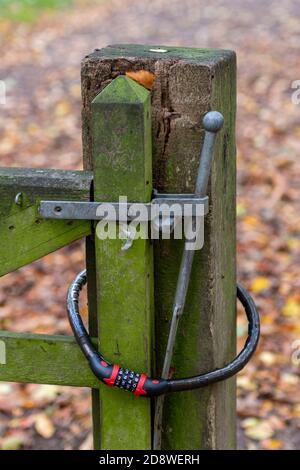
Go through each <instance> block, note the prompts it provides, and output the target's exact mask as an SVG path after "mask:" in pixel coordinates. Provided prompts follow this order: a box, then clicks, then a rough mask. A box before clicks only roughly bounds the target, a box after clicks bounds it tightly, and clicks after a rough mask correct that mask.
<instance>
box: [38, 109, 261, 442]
mask: <svg viewBox="0 0 300 470" xmlns="http://www.w3.org/2000/svg"><path fill="white" fill-rule="evenodd" d="M223 122H224V118H223V116H222V114H221V113H219V112H217V111H211V112H209V113H207V114H206V115H205V116H204V119H203V127H204V129H205V137H204V142H203V146H202V150H201V157H200V163H199V168H198V173H197V179H196V188H195V192H194V194H193V199H192V201H193V202H194V204H196V203H201V204H203V202H204V201H205V199H207V196H206V193H207V185H208V180H209V175H210V171H211V166H212V159H213V149H214V143H215V139H216V135H217V133H218V131H219V130H220V129H221V128H222V125H223ZM162 196H164V198H165V199H166V200H168V195H160V197H162ZM174 196H176V195H170V196H169V202H171V201H172V198H173V199H174ZM187 196H188V195H177V198H182V201H184V198H185V197H187ZM157 200H158V201H159V195H157ZM179 200H180V199H179ZM155 202H157V201H155ZM75 204H77V211H76V210H73V209H74V203H72V202H70V203H68V202H64V203H61V202H55V201H54V202H53V201H52V202H51V201H45V202H43V201H42V202H41V212H42V214H43V215H44V216H45V217H50V218H53V217H56V218H57V217H62V218H70V214H71V215H73V218H74V216H75V217H76V213H77V212H80V207H84V208H86V207H87V206H89V208H90V209H91V211H93V210H94V206H93V204H95V205H96V206H97V203H75ZM58 205H59V208H60V211H59V212H58V211H55V209H56V208H57V207H58ZM53 208H54V209H53ZM68 211H70V213H69V214H68ZM77 217H78V218H91V217H92V216H91V214H90V212H89V213H87V211H84V210H83V211H82V212H81V213H79V215H78V214H77ZM93 218H94V219H96V217H95V216H94V217H93ZM130 245H131V244H130ZM130 245H128V246H129V247H130ZM126 249H127V247H126ZM194 253H195V251H194V250H190V249H188V248H187V240H186V243H185V248H184V250H183V255H182V261H181V265H180V270H179V276H178V282H177V288H176V294H175V300H174V305H173V315H172V319H171V326H170V333H169V338H168V344H167V348H166V354H165V359H164V365H163V370H162V377H161V378H159V379H153V378H151V377H148V376H147V375H146V374H143V373H137V372H134V371H132V370H129V369H126V368H123V367H120V366H119V365H117V364H112V363H111V362H109V361H107V360H106V359H105V358H104V357H103V356H102V355H101V354H100V353H99V352H98V351H97V350H96V349H95V347H94V346H93V344H92V341H91V339H90V336H89V334H88V332H87V330H86V328H85V326H84V324H83V321H82V319H81V316H80V311H79V295H80V291H81V289H82V288H83V286H84V285H85V284H86V282H87V278H86V271H82V272H81V273H79V274H78V275H77V277H76V279H75V280H74V281H73V283H72V284H71V286H70V288H69V291H68V296H67V310H68V315H69V320H70V324H71V327H72V330H73V332H74V335H75V338H76V341H77V343H78V344H79V346H80V348H81V350H82V352H83V353H84V355H85V357H86V358H87V360H88V362H89V365H90V367H91V369H92V371H93V373H94V374H95V376H96V377H97V378H98V379H99V380H101V381H102V382H103V383H105V384H106V385H108V386H111V387H112V386H115V387H119V388H122V389H124V390H127V391H130V392H133V393H134V394H135V395H137V396H143V397H149V396H160V397H159V398H158V399H157V402H156V410H155V422H154V428H155V433H154V448H158V445H159V440H160V431H159V430H160V422H161V419H162V406H163V396H161V395H164V394H166V393H170V392H180V391H184V390H193V389H196V388H201V387H206V386H208V385H210V384H213V383H216V382H219V381H221V380H225V379H228V378H229V377H232V376H233V375H235V374H237V373H238V372H239V371H240V370H241V369H243V367H244V366H245V365H246V364H247V362H248V361H249V359H250V358H251V356H252V355H253V353H254V351H255V349H256V346H257V343H258V340H259V315H258V312H257V310H256V307H255V304H254V302H253V300H252V298H251V296H250V294H249V293H248V292H247V291H246V290H245V289H244V288H243V287H242V286H241V285H239V284H238V285H237V298H238V299H239V301H240V302H241V304H242V305H243V307H244V310H245V313H246V316H247V319H248V337H247V340H246V342H245V345H244V348H243V349H242V351H241V352H240V353H239V354H238V356H237V357H236V358H235V359H234V360H233V361H232V362H230V363H229V364H227V365H225V366H224V367H221V368H219V369H215V370H213V371H210V372H206V373H204V374H200V375H195V376H193V377H187V378H182V379H169V375H170V374H169V372H170V366H171V360H172V355H173V349H174V343H175V338H176V332H177V327H178V323H179V319H180V317H181V315H182V314H183V310H184V304H185V299H186V294H187V290H188V285H189V279H190V274H191V268H192V263H193V258H194Z"/></svg>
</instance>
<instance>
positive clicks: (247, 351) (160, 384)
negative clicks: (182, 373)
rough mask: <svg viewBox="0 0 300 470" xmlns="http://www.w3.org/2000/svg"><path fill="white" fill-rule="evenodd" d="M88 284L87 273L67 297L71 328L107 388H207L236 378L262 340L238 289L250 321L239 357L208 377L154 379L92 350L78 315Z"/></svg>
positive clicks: (145, 392) (248, 301)
mask: <svg viewBox="0 0 300 470" xmlns="http://www.w3.org/2000/svg"><path fill="white" fill-rule="evenodd" d="M85 284H86V271H85V270H84V271H82V272H81V273H79V274H78V275H77V277H76V279H75V280H74V281H73V282H72V284H71V286H70V288H69V291H68V297H67V310H68V315H69V320H70V324H71V327H72V330H73V332H74V335H75V338H76V341H77V343H78V344H79V346H80V348H81V350H82V352H83V353H84V355H85V357H86V358H87V360H88V362H89V364H90V367H91V369H92V371H93V373H94V374H95V376H96V377H97V378H98V379H99V380H101V381H102V382H104V383H105V384H106V385H109V386H111V387H112V386H115V387H119V388H122V389H124V390H127V391H131V392H133V393H134V394H135V395H138V396H144V397H147V396H148V397H149V396H157V395H162V394H165V393H170V392H180V391H183V390H192V389H196V388H201V387H206V386H207V385H211V384H213V383H215V382H220V381H221V380H225V379H228V378H229V377H232V376H233V375H235V374H237V373H238V372H239V371H240V370H241V369H243V367H244V366H245V365H246V364H247V362H248V361H249V359H250V358H251V356H252V355H253V353H254V351H255V349H256V346H257V343H258V339H259V315H258V312H257V310H256V307H255V304H254V302H253V300H252V298H251V296H250V294H249V293H248V292H247V291H246V290H245V289H244V288H243V287H242V286H241V285H239V284H238V285H237V298H238V299H239V301H240V302H241V304H242V305H243V307H244V309H245V313H246V315H247V318H248V337H247V340H246V342H245V345H244V348H243V349H242V351H241V352H240V353H239V354H238V356H237V357H236V358H235V359H234V360H233V361H232V362H230V363H229V364H227V365H226V366H224V367H222V368H220V369H215V370H213V371H211V372H207V373H205V374H200V375H196V376H194V377H187V378H183V379H168V380H167V379H161V378H160V379H152V378H151V377H148V376H147V375H145V374H140V373H137V372H134V371H131V370H129V369H125V368H123V367H120V366H119V365H117V364H112V363H110V362H109V361H107V360H106V359H105V358H104V357H103V356H102V355H101V354H100V353H98V352H97V350H96V349H95V347H94V346H93V344H92V342H91V339H90V336H89V334H88V332H87V330H86V328H85V326H84V324H83V321H82V319H81V316H80V312H79V294H80V291H81V289H82V287H83V286H84V285H85Z"/></svg>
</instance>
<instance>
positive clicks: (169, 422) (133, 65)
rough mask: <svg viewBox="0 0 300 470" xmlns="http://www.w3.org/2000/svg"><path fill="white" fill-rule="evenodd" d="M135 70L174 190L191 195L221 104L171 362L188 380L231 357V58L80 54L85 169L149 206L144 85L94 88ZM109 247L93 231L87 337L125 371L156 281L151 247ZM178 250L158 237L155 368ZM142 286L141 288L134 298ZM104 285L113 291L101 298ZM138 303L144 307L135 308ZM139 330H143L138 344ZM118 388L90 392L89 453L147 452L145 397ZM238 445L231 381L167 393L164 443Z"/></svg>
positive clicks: (186, 52) (154, 50) (139, 51)
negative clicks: (144, 76) (146, 80)
mask: <svg viewBox="0 0 300 470" xmlns="http://www.w3.org/2000/svg"><path fill="white" fill-rule="evenodd" d="M139 70H148V71H150V72H152V73H154V74H155V82H154V87H153V90H152V94H151V101H152V145H153V187H154V188H156V189H158V190H160V191H164V192H170V193H181V192H182V193H184V192H186V193H187V192H193V189H194V184H195V172H196V168H197V166H198V158H199V149H200V147H201V143H202V139H203V130H202V128H201V122H202V117H203V115H204V114H205V113H206V112H207V111H208V110H210V109H217V110H218V111H220V112H222V113H223V115H224V118H225V126H224V129H223V131H222V133H221V135H220V136H219V137H218V145H217V149H216V153H215V159H214V165H213V171H212V177H211V185H210V211H209V215H208V217H207V219H206V226H205V246H204V249H203V250H201V251H200V252H198V253H196V255H195V261H194V265H193V271H192V279H191V284H190V288H189V293H188V298H187V304H186V309H185V314H184V317H183V319H182V321H181V324H180V332H181V334H179V335H178V337H177V342H176V350H175V355H174V360H173V367H174V371H175V372H176V375H178V376H181V377H184V376H189V375H196V374H197V373H201V372H205V371H208V370H212V369H214V368H215V367H221V366H222V365H224V364H225V363H226V362H229V361H230V360H231V359H232V358H233V357H234V355H235V348H236V341H235V303H236V287H235V286H236V283H235V137H234V125H235V55H234V53H232V52H231V51H221V50H206V49H193V48H175V47H159V46H137V45H117V46H109V47H107V48H105V49H101V50H98V51H95V52H94V53H93V54H91V55H90V56H88V57H86V58H85V60H84V61H83V64H82V95H83V148H84V161H85V167H86V168H87V169H93V168H94V197H95V199H97V200H102V201H105V200H112V198H114V199H117V198H118V197H119V195H127V196H128V197H129V198H133V200H136V201H145V202H147V201H148V200H149V197H150V191H151V171H150V170H149V167H148V165H149V163H150V161H151V157H150V147H149V142H148V140H147V138H146V137H145V138H144V140H143V136H145V135H147V132H148V130H147V129H148V117H147V109H148V104H147V100H148V97H147V96H146V95H147V92H146V91H145V92H144V95H143V93H142V92H141V91H140V87H139V86H138V85H137V86H136V87H138V88H134V87H133V85H132V82H128V81H127V80H126V79H125V78H123V79H121V80H122V82H121V81H120V82H119V83H120V84H121V83H123V85H124V86H123V85H122V86H123V89H122V90H123V91H122V92H121V88H122V87H120V90H119V88H118V87H117V88H110V87H109V86H108V87H107V92H102V93H101V94H100V95H99V93H100V92H101V91H102V90H103V89H105V87H106V86H107V85H109V83H110V82H111V81H112V80H113V79H114V78H116V77H117V76H118V75H124V74H125V73H126V72H127V71H139ZM114 83H116V82H114ZM129 83H130V85H129ZM138 90H139V91H138ZM97 95H98V97H97V98H96V100H95V101H94V104H93V105H92V102H93V100H94V99H95V97H96V96H97ZM127 95H128V96H127ZM126 96H127V97H126ZM114 113H118V115H119V117H120V119H121V122H122V125H120V124H119V123H117V122H116V121H115V118H114V115H115V114H114ZM143 119H144V120H143ZM104 120H106V122H105V123H104ZM142 121H143V124H142ZM93 123H94V124H93ZM104 124H105V125H104ZM134 129H135V130H134ZM134 132H136V135H135V137H133V134H134ZM139 138H140V139H141V140H139ZM120 145H125V147H126V152H125V153H126V155H125V153H124V155H123V154H122V151H120ZM108 157H109V158H108ZM128 158H131V160H130V163H129V162H128ZM120 162H122V167H121V166H120ZM136 165H138V166H136ZM133 174H134V175H135V177H134V179H133V178H132V175H133ZM121 193H124V194H121ZM106 243H107V245H106V248H105V249H104V248H101V246H102V245H101V243H98V242H97V241H96V243H95V244H96V250H94V238H93V237H92V238H90V239H89V240H88V242H87V253H88V271H89V273H88V277H89V303H90V312H91V314H90V326H91V329H92V332H93V333H94V334H95V333H96V330H97V329H98V328H99V338H100V341H101V348H102V351H103V352H105V353H107V355H108V357H109V356H110V357H111V358H112V359H114V357H112V356H111V355H112V354H116V353H117V354H118V353H120V354H121V355H122V356H121V357H123V354H124V359H125V356H126V360H128V362H129V365H130V366H131V365H132V367H134V368H135V369H137V368H138V367H141V366H142V368H143V367H146V369H148V370H147V371H148V372H150V370H149V367H150V355H151V354H150V344H151V320H150V317H151V305H150V304H151V301H150V300H149V299H150V297H151V285H149V284H147V285H146V284H145V283H146V282H147V279H150V278H151V274H150V273H151V268H150V265H151V262H150V259H151V253H150V251H151V250H150V248H149V245H148V242H146V241H140V240H139V241H137V242H134V244H135V247H134V248H132V252H131V254H129V253H126V254H124V257H123V258H122V259H120V257H119V256H118V260H117V258H116V250H118V253H119V252H120V251H119V250H120V246H121V245H120V244H121V241H118V240H112V241H107V242H106ZM182 245H183V243H182V242H181V241H173V240H170V241H169V240H163V241H157V242H155V243H154V272H155V323H156V328H155V331H156V338H155V345H156V348H155V350H156V358H157V367H156V369H157V370H156V371H157V373H158V375H159V372H160V371H161V368H162V362H163V355H164V352H165V346H166V341H167V337H168V328H169V320H170V315H171V311H172V302H173V297H174V292H175V287H176V281H177V275H178V269H179V264H180V256H181V251H182ZM103 246H104V245H103ZM95 252H96V257H95ZM95 260H96V261H95ZM110 263H111V264H110ZM132 266H134V269H137V270H139V271H140V272H141V278H140V279H137V278H136V277H134V279H133V278H132V277H131V276H128V277H127V278H125V276H122V273H124V272H125V271H126V272H128V269H129V270H130V269H131V267H132ZM148 274H149V276H150V277H148ZM101 278H102V280H101ZM141 283H142V284H141ZM143 283H144V284H143ZM150 284H151V282H150ZM99 285H101V286H100V289H101V287H102V286H104V287H105V289H106V294H101V291H100V290H99ZM137 285H141V288H140V289H138V291H137V295H138V298H137V300H135V297H134V296H135V294H136V293H135V289H137ZM110 287H111V290H112V295H111V297H110V299H109V300H108V296H109V289H110ZM127 290H128V298H126V292H127ZM133 306H134V308H132V307H133ZM115 307H118V309H116V310H115V309H114V308H115ZM142 307H143V308H144V309H143V311H142V312H137V311H136V308H142ZM122 308H123V311H122ZM120 309H121V310H120ZM117 310H118V312H117ZM139 315H142V317H141V316H139ZM97 324H98V327H97ZM134 325H135V326H136V327H135V326H134ZM112 328H113V329H114V330H115V329H117V328H119V332H120V333H121V334H125V335H127V334H128V336H129V338H125V339H124V342H123V340H122V344H121V347H120V345H117V344H116V340H115V338H116V335H115V332H114V331H112ZM141 335H144V339H143V344H142V342H141ZM117 336H118V335H117ZM118 348H120V349H119V350H118ZM121 394H122V392H120V391H115V390H114V391H111V390H106V389H104V388H103V387H101V389H100V397H99V393H98V390H96V389H95V390H94V391H93V418H94V426H95V446H96V448H110V449H113V448H119V449H121V448H122V449H124V448H150V445H151V444H150V435H151V431H150V404H149V401H147V402H145V401H144V402H142V400H138V399H136V398H135V397H132V396H128V395H126V394H123V395H121ZM133 413H134V418H132V414H133ZM135 419H136V421H135ZM108 423H109V426H108ZM132 426H133V428H134V429H135V426H136V427H137V428H138V434H136V433H133V432H132V429H133V428H132ZM141 426H143V428H141ZM120 435H121V436H122V438H120ZM234 446H235V381H234V379H230V380H227V381H226V382H222V383H219V384H217V385H214V386H211V387H209V388H207V389H202V390H196V391H189V392H182V393H175V394H172V395H170V396H167V397H166V400H165V409H164V421H163V445H162V447H163V449H221V448H225V449H226V448H234Z"/></svg>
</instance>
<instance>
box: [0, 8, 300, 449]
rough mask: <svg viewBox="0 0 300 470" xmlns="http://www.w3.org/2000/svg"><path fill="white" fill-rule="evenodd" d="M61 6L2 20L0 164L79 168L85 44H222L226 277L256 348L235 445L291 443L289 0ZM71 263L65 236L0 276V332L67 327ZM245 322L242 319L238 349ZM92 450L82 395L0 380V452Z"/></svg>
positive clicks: (297, 68) (297, 356)
mask: <svg viewBox="0 0 300 470" xmlns="http://www.w3.org/2000/svg"><path fill="white" fill-rule="evenodd" d="M12 3H13V2H12ZM30 3H32V5H34V3H35V2H30ZM36 3H37V4H38V3H40V2H36ZM50 3H51V2H50ZM52 3H53V6H57V5H56V3H57V2H52ZM65 3H68V6H67V7H66V8H64V9H62V10H54V9H52V10H51V12H45V11H43V10H42V9H39V10H38V14H36V15H33V16H31V17H30V18H26V17H25V18H24V17H21V18H20V17H18V18H12V17H11V16H9V15H7V14H6V15H1V18H2V19H1V20H0V42H1V63H0V80H2V81H4V82H5V84H6V91H7V99H6V104H5V105H3V104H2V105H0V165H1V166H24V167H55V168H66V169H74V168H77V169H80V168H81V140H80V132H81V130H80V128H81V122H80V108H81V102H80V76H79V74H80V60H81V59H82V57H84V55H86V54H87V53H89V52H91V51H92V50H93V49H94V48H100V47H102V46H105V45H107V44H111V43H120V42H127V43H128V42H135V43H150V44H173V45H178V46H180V45H187V46H195V47H220V48H228V49H234V50H235V51H236V52H237V55H238V123H237V142H238V204H237V211H238V276H239V280H240V281H241V282H242V283H244V284H245V285H246V286H247V287H248V288H249V289H250V291H251V292H252V293H253V295H254V296H255V299H256V302H257V305H258V307H259V310H260V313H261V319H262V339H261V342H260V346H259V350H258V352H257V353H256V355H255V357H254V359H253V360H252V362H251V363H250V364H249V365H248V366H247V367H246V369H245V370H244V371H243V372H242V373H241V374H239V376H238V414H239V431H238V436H239V439H238V440H239V448H248V449H299V448H300V400H299V398H300V392H299V391H300V353H299V349H300V289H299V287H300V277H299V255H300V239H299V234H300V216H299V214H300V198H299V196H300V158H299V153H300V114H299V111H300V104H298V105H297V103H296V102H295V103H293V101H292V94H293V92H295V90H294V89H293V88H292V82H293V81H294V80H300V62H299V54H298V51H299V41H300V37H299V14H300V5H299V2H297V0H286V1H285V2H277V1H275V0H274V1H272V0H266V1H265V2H259V1H258V0H254V1H253V0H251V1H250V0H231V1H229V0H223V1H222V0H214V1H212V2H206V1H204V0H189V1H188V0H180V1H179V0H174V1H173V2H169V1H167V0H152V1H151V2H145V1H143V0H142V1H141V0H139V1H136V0H123V1H122V2H118V1H117V0H112V1H88V0H86V1H83V0H82V1H80V2H77V3H76V2H75V3H74V2H65ZM3 5H4V6H5V2H3V4H2V6H3ZM2 6H1V2H0V11H1V8H2ZM29 20H30V21H29ZM83 265H84V252H83V247H82V243H81V242H77V243H75V244H73V245H72V246H70V247H67V248H65V249H63V250H60V251H59V252H56V253H54V254H51V255H48V256H47V257H45V258H43V259H42V260H39V261H37V262H35V263H33V264H32V265H30V266H28V267H25V268H22V269H20V270H18V271H17V272H15V273H12V274H9V275H7V276H5V277H3V278H1V280H0V328H1V329H8V330H11V331H17V332H18V331H31V332H39V333H59V334H71V332H70V328H69V325H68V321H67V318H66V312H65V295H66V287H67V285H68V283H69V282H70V281H71V279H72V278H73V276H74V274H75V273H76V272H77V271H79V270H80V269H81V268H82V266H83ZM245 328H246V325H245V323H244V322H243V320H242V318H241V319H240V320H239V322H238V335H239V343H240V344H239V345H240V346H241V345H242V342H243V339H244V336H245ZM91 445H92V438H91V417H90V392H89V390H85V389H74V388H67V387H66V388H62V387H55V386H47V385H18V384H11V383H2V384H1V383H0V449H1V448H2V449H11V448H12V449H18V448H27V449H30V448H34V449H72V448H73V449H78V448H79V449H88V448H91Z"/></svg>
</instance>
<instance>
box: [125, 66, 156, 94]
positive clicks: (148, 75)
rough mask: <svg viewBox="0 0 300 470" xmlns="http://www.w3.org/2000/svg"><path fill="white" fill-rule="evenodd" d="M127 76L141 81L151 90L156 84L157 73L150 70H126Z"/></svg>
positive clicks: (141, 83)
mask: <svg viewBox="0 0 300 470" xmlns="http://www.w3.org/2000/svg"><path fill="white" fill-rule="evenodd" d="M126 76H127V77H129V78H131V79H132V80H134V81H135V82H137V83H139V84H140V85H142V86H143V87H145V88H147V90H151V89H152V87H153V84H154V80H155V75H154V73H152V72H149V71H148V70H137V71H129V72H126Z"/></svg>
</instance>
